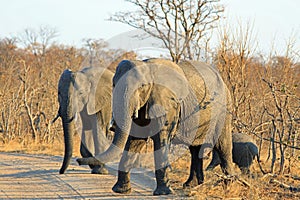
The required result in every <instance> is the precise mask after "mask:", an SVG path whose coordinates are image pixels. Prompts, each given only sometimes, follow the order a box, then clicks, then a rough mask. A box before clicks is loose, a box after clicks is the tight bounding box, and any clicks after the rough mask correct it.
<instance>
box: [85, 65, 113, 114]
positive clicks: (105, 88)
mask: <svg viewBox="0 0 300 200" xmlns="http://www.w3.org/2000/svg"><path fill="white" fill-rule="evenodd" d="M90 73H92V74H91V76H90V83H91V85H90V86H91V88H90V94H89V98H88V102H87V112H88V114H89V115H92V114H95V113H97V112H99V111H100V110H102V109H103V108H104V107H107V106H111V93H112V77H113V74H112V72H110V71H108V70H106V69H105V68H102V67H93V69H91V72H90Z"/></svg>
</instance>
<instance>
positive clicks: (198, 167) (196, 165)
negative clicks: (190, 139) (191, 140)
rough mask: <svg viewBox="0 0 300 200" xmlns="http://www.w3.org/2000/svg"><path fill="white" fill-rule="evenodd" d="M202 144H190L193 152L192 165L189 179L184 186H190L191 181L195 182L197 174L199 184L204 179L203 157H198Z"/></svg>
mask: <svg viewBox="0 0 300 200" xmlns="http://www.w3.org/2000/svg"><path fill="white" fill-rule="evenodd" d="M200 147H201V145H200V146H190V147H189V149H190V153H191V166H190V175H189V178H188V180H187V181H186V182H185V183H184V184H183V187H184V188H185V187H189V186H190V185H191V182H193V180H194V178H195V175H196V178H197V183H198V185H200V184H202V183H203V181H204V175H203V169H202V168H203V159H202V158H199V157H198V154H199V151H200Z"/></svg>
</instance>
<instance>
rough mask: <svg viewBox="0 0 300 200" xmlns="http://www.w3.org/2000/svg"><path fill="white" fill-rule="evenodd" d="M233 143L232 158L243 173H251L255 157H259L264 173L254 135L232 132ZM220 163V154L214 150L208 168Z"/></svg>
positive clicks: (258, 160) (211, 168)
mask: <svg viewBox="0 0 300 200" xmlns="http://www.w3.org/2000/svg"><path fill="white" fill-rule="evenodd" d="M232 143H233V147H232V159H233V162H234V163H235V164H237V166H238V167H239V168H240V170H241V172H242V174H250V169H249V168H250V166H251V165H252V161H253V160H254V159H255V157H256V158H257V162H258V164H259V167H260V169H261V171H262V172H263V173H264V171H263V169H262V167H261V165H260V159H259V152H258V147H257V145H256V143H255V141H254V140H253V138H252V137H250V136H249V135H247V134H246V133H235V134H232ZM219 164H220V158H219V155H218V153H217V152H216V151H213V156H212V160H211V162H210V163H209V165H208V166H207V168H206V170H207V171H209V170H213V169H214V168H215V167H216V166H217V165H219Z"/></svg>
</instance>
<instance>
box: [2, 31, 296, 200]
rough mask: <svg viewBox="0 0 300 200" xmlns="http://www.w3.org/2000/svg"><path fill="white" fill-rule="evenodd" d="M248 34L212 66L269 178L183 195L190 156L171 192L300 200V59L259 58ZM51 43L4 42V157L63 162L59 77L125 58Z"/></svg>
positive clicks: (232, 36) (91, 47) (228, 36)
mask: <svg viewBox="0 0 300 200" xmlns="http://www.w3.org/2000/svg"><path fill="white" fill-rule="evenodd" d="M241 30H244V32H243V31H237V32H236V33H230V32H229V31H227V30H226V29H224V31H223V32H222V33H221V37H220V38H221V40H220V41H221V42H220V45H219V47H218V48H217V51H216V53H215V54H214V55H212V56H211V58H213V59H210V60H212V62H213V64H215V65H216V66H217V67H218V69H219V70H220V72H221V74H222V76H223V78H224V80H225V82H226V84H227V86H228V88H229V89H230V91H231V94H232V104H233V108H232V114H233V118H234V119H233V125H234V130H233V131H234V132H246V133H248V134H250V135H252V136H253V137H254V138H256V139H257V143H258V144H259V147H260V151H261V160H262V164H263V168H264V169H265V171H267V172H268V173H269V174H268V175H263V174H262V173H261V172H260V171H259V169H258V167H257V163H255V164H254V166H253V169H252V171H253V173H254V176H253V177H251V178H248V177H242V178H243V179H244V180H246V181H247V182H248V183H249V185H250V186H245V185H243V184H241V182H239V181H233V182H232V183H231V184H230V185H228V186H226V185H225V184H224V183H223V182H222V181H220V180H222V178H220V177H218V176H217V175H216V174H214V173H213V172H209V173H206V182H205V183H204V184H203V185H201V186H199V187H197V188H194V189H191V190H183V189H182V183H183V182H184V181H185V180H186V178H187V173H188V168H189V155H186V156H184V157H182V158H181V159H180V160H179V161H178V162H177V163H176V164H174V167H173V171H172V173H171V179H172V185H174V188H175V189H176V191H178V192H179V193H181V194H182V195H184V196H194V197H195V198H196V197H197V198H200V199H204V198H208V199H223V198H237V199H293V198H296V197H299V187H300V181H299V179H300V178H299V174H300V167H299V166H300V151H299V149H300V145H299V144H300V135H299V126H300V89H299V88H300V87H299V82H300V78H299V77H300V63H299V52H296V51H295V49H294V47H293V46H292V44H293V43H292V42H291V43H289V44H288V45H287V49H286V52H285V53H284V54H283V55H276V54H274V53H270V55H269V56H267V57H265V56H263V55H257V54H256V53H255V51H254V50H253V48H252V46H251V44H253V43H252V41H251V37H250V36H251V34H250V30H249V29H248V28H244V29H242V28H241ZM50 33H52V34H53V32H50ZM26 34H29V31H27V32H26ZM52 34H51V35H52ZM36 37H50V36H49V35H46V36H41V35H38V36H36ZM49 39H51V37H50V38H49ZM23 40H26V38H25V39H24V38H23ZM47 41H48V42H47V43H45V44H43V43H38V42H36V41H34V42H32V41H31V42H30V41H29V42H28V41H27V43H26V44H27V45H26V47H23V48H22V47H20V46H17V45H18V43H19V42H18V40H16V39H14V38H3V39H0V85H1V87H0V146H1V150H3V151H22V152H30V153H47V154H52V155H61V154H62V153H63V132H62V127H61V122H60V121H58V122H56V123H54V124H52V123H51V121H52V119H53V118H54V117H55V116H56V114H57V110H58V102H57V83H58V79H59V76H60V74H61V73H62V71H63V70H64V69H66V68H70V69H72V70H77V69H80V68H82V67H83V65H88V64H90V63H94V64H95V63H96V64H97V63H106V64H107V65H109V63H113V64H111V65H110V66H109V68H111V69H114V66H115V65H116V63H118V61H115V60H116V58H118V59H117V60H121V59H122V58H123V57H120V56H119V55H120V52H122V51H121V50H120V52H115V51H109V50H107V49H104V47H105V43H104V42H103V41H102V40H85V42H86V45H85V47H83V48H76V47H74V46H65V45H57V44H55V43H50V42H49V40H47ZM126 56H129V57H134V56H135V55H133V54H126ZM78 143H79V139H78V138H77V142H76V144H77V145H78ZM75 149H76V151H77V150H79V148H77V147H75ZM75 155H79V154H78V152H76V153H75ZM216 172H217V173H218V174H221V172H220V171H216ZM284 184H286V185H288V186H292V187H295V188H296V189H297V188H298V192H296V191H292V190H293V188H292V187H291V188H289V189H288V188H285V186H286V185H284ZM296 189H295V190H296Z"/></svg>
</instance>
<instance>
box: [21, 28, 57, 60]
mask: <svg viewBox="0 0 300 200" xmlns="http://www.w3.org/2000/svg"><path fill="white" fill-rule="evenodd" d="M55 37H57V31H56V29H55V28H51V27H49V26H40V27H39V30H35V29H32V28H27V29H25V30H24V33H22V34H20V36H19V40H20V42H21V43H22V44H23V46H24V47H25V48H28V49H29V50H30V51H31V52H32V53H33V54H35V55H37V54H40V55H44V54H45V53H46V49H47V47H49V45H50V44H51V41H52V40H53V39H54V38H55Z"/></svg>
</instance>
